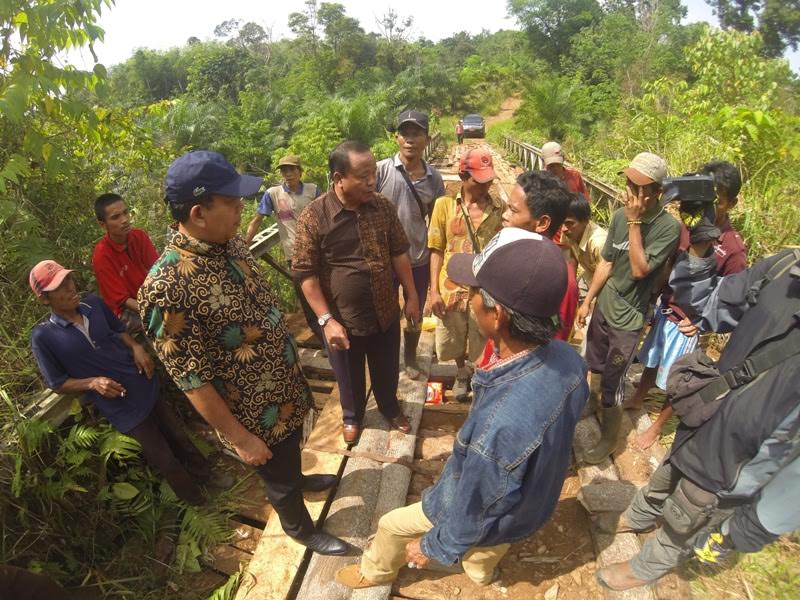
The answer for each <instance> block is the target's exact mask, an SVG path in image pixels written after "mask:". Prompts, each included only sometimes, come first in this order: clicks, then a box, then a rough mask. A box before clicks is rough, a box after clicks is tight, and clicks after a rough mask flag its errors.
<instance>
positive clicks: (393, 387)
mask: <svg viewBox="0 0 800 600" xmlns="http://www.w3.org/2000/svg"><path fill="white" fill-rule="evenodd" d="M328 360H329V361H330V363H331V367H332V368H333V372H334V374H335V375H336V381H337V383H338V384H339V400H340V402H341V403H342V416H343V419H342V420H343V421H344V422H345V423H348V424H353V425H360V424H361V422H362V421H363V420H364V412H365V410H366V408H367V382H366V374H365V372H364V366H365V365H364V363H365V361H366V363H367V365H368V366H369V377H370V380H371V382H372V391H373V392H374V393H375V400H376V402H377V403H378V410H379V411H380V412H381V414H382V415H383V416H384V417H386V418H387V419H389V420H391V419H394V418H395V417H396V416H398V415H399V414H400V404H399V403H398V401H397V380H398V377H399V366H398V365H399V363H400V319H398V320H397V321H395V322H394V323H393V324H392V325H391V326H390V327H389V329H387V330H386V331H383V332H381V333H375V334H373V335H363V336H362V335H351V336H350V349H349V350H331V349H330V348H328Z"/></svg>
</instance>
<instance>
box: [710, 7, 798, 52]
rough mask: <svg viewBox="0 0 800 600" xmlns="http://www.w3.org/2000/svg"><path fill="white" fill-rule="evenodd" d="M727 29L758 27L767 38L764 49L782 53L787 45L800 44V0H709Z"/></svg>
mask: <svg viewBox="0 0 800 600" xmlns="http://www.w3.org/2000/svg"><path fill="white" fill-rule="evenodd" d="M706 3H707V4H709V5H710V6H711V7H712V8H713V9H714V14H715V15H717V17H718V18H719V23H720V25H721V26H722V27H723V29H738V30H739V31H746V32H752V31H758V32H759V33H760V34H761V37H762V38H764V53H765V55H766V56H769V57H773V58H774V57H778V56H781V55H782V54H783V52H784V50H786V48H787V47H789V48H791V49H792V50H797V46H798V44H800V1H798V0H706Z"/></svg>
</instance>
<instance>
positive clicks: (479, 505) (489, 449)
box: [421, 341, 589, 564]
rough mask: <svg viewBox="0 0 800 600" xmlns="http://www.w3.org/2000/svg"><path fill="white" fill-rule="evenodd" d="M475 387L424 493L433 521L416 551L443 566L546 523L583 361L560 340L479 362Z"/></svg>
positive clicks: (582, 391) (577, 406)
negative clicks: (445, 455) (494, 360)
mask: <svg viewBox="0 0 800 600" xmlns="http://www.w3.org/2000/svg"><path fill="white" fill-rule="evenodd" d="M472 390H473V400H472V405H471V407H470V412H469V415H468V416H467V420H466V421H465V422H464V424H463V425H462V426H461V428H460V429H459V430H458V434H457V436H456V441H455V443H454V444H453V454H452V455H451V456H450V458H448V460H447V464H445V467H444V470H443V471H442V474H441V475H440V476H439V479H437V480H436V483H435V484H434V485H432V486H431V487H429V488H427V489H426V490H425V491H423V492H422V510H423V512H424V513H425V516H426V517H428V519H429V520H430V521H431V523H433V528H432V529H431V530H430V531H428V532H427V533H426V534H425V535H424V536H423V537H422V541H421V545H422V551H423V553H424V554H425V556H428V557H430V558H433V559H435V560H437V561H439V562H441V563H442V564H453V563H454V562H456V561H457V560H458V559H460V558H462V557H463V556H464V554H465V553H466V552H468V551H469V550H470V549H471V548H475V547H486V546H495V545H497V544H503V543H512V542H515V541H517V540H520V539H524V538H526V537H528V536H530V535H531V534H532V533H533V532H535V531H536V530H537V529H539V528H540V527H541V526H542V525H544V523H546V522H547V520H548V519H549V518H550V516H551V515H552V514H553V510H554V509H555V507H556V505H557V504H558V498H559V495H560V494H561V488H562V486H563V484H564V478H565V477H566V473H567V468H568V467H569V463H570V455H571V452H570V449H571V448H572V440H573V437H574V433H575V426H576V424H577V423H578V421H579V420H580V417H581V412H582V411H583V407H584V405H585V404H586V399H587V398H588V396H589V387H588V385H587V383H586V365H585V364H584V362H583V361H582V360H581V358H580V356H578V353H577V352H575V350H574V349H573V348H571V347H570V346H569V345H568V344H566V343H565V342H559V341H551V342H549V343H548V344H546V345H545V346H541V347H539V348H536V349H535V350H533V351H532V352H524V353H520V354H517V355H516V356H513V357H509V358H507V359H506V360H503V361H497V363H496V364H494V365H493V366H491V368H489V369H483V368H479V369H477V370H476V371H475V375H474V376H473V378H472Z"/></svg>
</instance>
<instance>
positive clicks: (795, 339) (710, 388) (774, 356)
mask: <svg viewBox="0 0 800 600" xmlns="http://www.w3.org/2000/svg"><path fill="white" fill-rule="evenodd" d="M797 354H800V335H797V334H795V335H792V333H791V332H790V333H789V334H788V335H787V336H786V337H784V338H783V339H782V340H780V341H778V342H771V343H768V344H767V345H766V346H764V347H763V348H761V349H760V350H757V351H756V352H754V353H753V354H751V355H750V356H748V357H747V358H746V359H745V360H743V361H742V362H740V363H739V364H738V365H736V366H734V367H731V368H730V369H728V370H727V371H725V372H724V373H721V374H720V377H719V378H718V379H717V380H716V381H714V382H713V383H710V384H708V385H707V386H706V387H704V388H703V389H702V390H700V391H699V392H698V393H699V395H700V398H701V399H702V400H703V402H704V403H705V404H708V403H709V402H713V401H714V400H716V399H717V398H719V397H720V396H724V395H726V394H727V393H728V392H730V391H732V390H735V389H737V388H740V387H742V386H744V385H747V384H748V383H750V382H751V381H753V380H754V379H756V378H757V377H758V376H759V375H761V374H762V373H766V372H767V371H769V370H770V369H771V368H773V367H775V366H777V365H779V364H780V363H782V362H783V361H785V360H788V359H790V358H792V357H793V356H795V355H797Z"/></svg>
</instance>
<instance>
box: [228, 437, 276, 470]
mask: <svg viewBox="0 0 800 600" xmlns="http://www.w3.org/2000/svg"><path fill="white" fill-rule="evenodd" d="M231 444H233V447H234V449H235V450H236V454H238V455H239V458H241V459H242V460H243V461H244V462H246V463H247V464H248V465H252V466H254V467H257V466H259V465H263V464H264V463H266V462H267V461H268V460H269V459H271V458H272V450H270V449H269V448H268V447H267V444H266V443H265V442H264V440H262V439H261V438H260V437H258V436H257V435H253V434H252V433H250V432H249V431H248V432H247V435H245V436H243V438H242V439H241V440H236V441H231Z"/></svg>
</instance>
